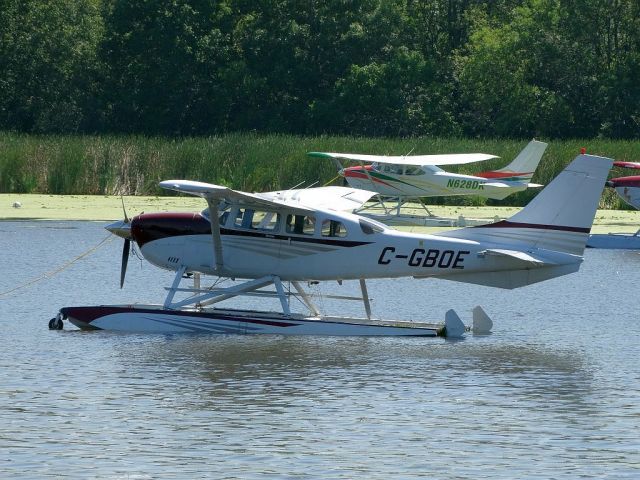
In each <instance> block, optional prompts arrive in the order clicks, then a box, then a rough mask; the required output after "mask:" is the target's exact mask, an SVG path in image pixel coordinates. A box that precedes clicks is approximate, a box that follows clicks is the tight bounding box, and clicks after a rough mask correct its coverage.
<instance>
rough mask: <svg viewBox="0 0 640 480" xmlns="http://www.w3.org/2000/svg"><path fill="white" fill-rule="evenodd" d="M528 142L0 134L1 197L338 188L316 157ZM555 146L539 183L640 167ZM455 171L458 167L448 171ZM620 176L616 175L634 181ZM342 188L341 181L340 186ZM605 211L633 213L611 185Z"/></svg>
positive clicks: (492, 149) (573, 144)
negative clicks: (167, 186)
mask: <svg viewBox="0 0 640 480" xmlns="http://www.w3.org/2000/svg"><path fill="white" fill-rule="evenodd" d="M526 143H527V140H504V139H471V138H434V137H419V138H362V137H335V136H315V137H300V136H291V135H263V134H255V133H231V134H225V135H219V136H211V137H195V138H164V137H144V136H124V135H114V136H105V135H100V136H79V135H77V136H76V135H45V136H39V135H26V134H20V133H12V132H0V193H44V194H61V195H158V194H164V195H166V194H168V193H167V192H164V191H161V190H160V189H159V188H158V182H159V181H161V180H167V179H171V178H182V179H191V180H200V181H205V182H211V183H216V184H221V185H226V186H229V187H232V188H236V189H240V190H245V191H265V190H278V189H287V188H291V187H294V186H296V185H300V184H301V185H304V186H309V185H312V184H315V185H324V184H326V183H330V182H331V181H332V180H333V179H335V177H336V168H335V166H334V165H333V163H331V162H330V161H326V160H322V159H316V158H309V157H307V156H306V153H307V152H309V151H332V152H336V151H340V152H353V153H369V154H386V155H402V154H429V153H465V152H483V153H492V154H495V155H498V156H500V157H501V158H500V159H497V160H491V161H488V162H485V163H483V164H481V166H478V165H477V164H471V165H464V166H460V167H458V168H457V171H459V172H461V173H474V172H477V171H478V170H479V169H482V170H487V169H493V168H500V167H502V166H504V165H505V164H506V163H507V162H508V161H510V160H511V159H512V158H514V157H515V156H516V155H517V154H518V152H519V151H520V150H521V149H522V148H524V146H525V145H526ZM549 143H550V144H549V147H548V148H547V151H546V153H545V155H544V157H543V159H542V162H541V164H540V166H539V168H538V170H537V172H536V175H535V177H534V179H533V181H534V182H536V183H542V184H547V183H549V182H550V181H551V179H552V178H553V177H554V176H555V175H557V173H558V172H559V171H560V170H562V169H563V168H564V167H565V166H566V165H567V163H569V162H570V161H571V160H572V159H573V158H574V157H575V155H576V154H577V153H578V152H579V151H580V148H581V147H585V148H586V149H587V151H588V152H589V153H593V154H597V155H604V156H609V157H612V158H615V159H616V160H627V161H638V160H639V159H640V142H638V141H616V140H607V139H592V140H561V141H555V140H554V141H551V142H549ZM449 169H450V170H452V171H456V169H455V168H453V167H451V168H449ZM632 174H633V172H629V171H623V170H618V169H616V170H614V171H613V172H612V176H623V175H632ZM334 183H335V184H339V181H336V180H334ZM535 193H536V190H532V189H529V190H527V191H525V192H521V193H518V194H515V195H511V196H509V197H507V198H506V199H505V200H503V201H501V202H495V201H488V200H486V199H481V198H478V197H446V198H445V197H443V198H438V199H430V200H429V201H430V202H431V203H438V204H443V203H449V204H457V205H485V204H487V205H514V206H522V205H524V204H526V203H527V202H528V201H529V200H530V199H531V198H532V197H533V196H534V195H535ZM601 207H603V208H626V205H624V204H623V202H621V201H619V200H618V198H617V196H616V195H615V193H614V192H612V191H610V190H608V189H607V191H605V194H604V195H603V198H602V202H601Z"/></svg>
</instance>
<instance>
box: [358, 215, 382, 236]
mask: <svg viewBox="0 0 640 480" xmlns="http://www.w3.org/2000/svg"><path fill="white" fill-rule="evenodd" d="M358 222H359V223H360V229H361V230H362V233H365V234H366V235H372V234H374V233H382V232H384V231H385V228H386V227H385V226H384V225H383V224H382V223H379V222H376V221H374V220H369V219H367V220H365V219H364V218H360V219H358Z"/></svg>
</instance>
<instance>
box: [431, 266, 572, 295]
mask: <svg viewBox="0 0 640 480" xmlns="http://www.w3.org/2000/svg"><path fill="white" fill-rule="evenodd" d="M579 268H580V263H579V262H576V263H572V264H565V265H555V266H547V267H546V268H533V269H522V270H502V271H496V272H477V273H462V274H458V275H450V276H448V277H442V279H443V280H453V281H454V282H464V283H473V284H475V285H485V286H487V287H497V288H505V289H512V288H518V287H524V286H526V285H531V284H533V283H538V282H542V281H544V280H549V279H550V278H555V277H560V276H562V275H567V274H569V273H574V272H577V271H578V270H579Z"/></svg>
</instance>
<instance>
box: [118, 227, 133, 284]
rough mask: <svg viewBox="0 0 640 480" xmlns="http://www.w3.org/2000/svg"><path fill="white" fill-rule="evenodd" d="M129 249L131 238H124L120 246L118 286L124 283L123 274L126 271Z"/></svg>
mask: <svg viewBox="0 0 640 480" xmlns="http://www.w3.org/2000/svg"><path fill="white" fill-rule="evenodd" d="M130 249H131V240H129V239H128V238H125V239H124V246H123V247H122V267H121V268H120V288H122V286H123V285H124V276H125V275H126V273H127V262H128V261H129V250H130Z"/></svg>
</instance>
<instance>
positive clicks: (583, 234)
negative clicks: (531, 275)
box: [441, 155, 613, 255]
mask: <svg viewBox="0 0 640 480" xmlns="http://www.w3.org/2000/svg"><path fill="white" fill-rule="evenodd" d="M612 163H613V160H611V159H610V158H605V157H597V156H594V155H578V156H577V157H576V158H575V160H573V162H571V163H570V164H569V165H568V166H567V167H566V168H565V169H564V170H563V171H562V172H560V174H559V175H558V176H557V177H556V178H555V179H554V180H553V181H552V182H551V183H550V184H549V185H547V186H546V187H545V188H544V189H543V190H542V191H541V192H540V193H539V194H538V195H537V196H536V197H535V198H534V199H533V200H532V201H531V202H529V204H528V205H527V206H526V207H525V208H523V209H522V210H521V211H520V212H518V213H516V214H515V215H513V216H512V217H511V218H509V219H507V220H503V221H500V222H496V223H491V224H488V225H481V226H478V227H469V228H463V229H460V230H455V231H452V232H445V233H442V234H441V235H443V236H452V237H457V238H465V239H469V240H476V241H483V242H487V243H490V244H494V245H496V246H498V248H508V249H514V248H516V249H518V250H525V251H529V252H531V251H533V250H534V249H545V250H552V251H556V252H560V253H569V254H572V255H582V253H583V251H584V248H585V245H586V242H587V239H588V237H589V232H590V230H591V226H592V225H593V219H594V217H595V214H596V210H597V208H598V202H599V200H600V195H601V194H602V190H603V189H604V185H605V182H606V180H607V175H608V173H609V170H610V168H611V166H612Z"/></svg>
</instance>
